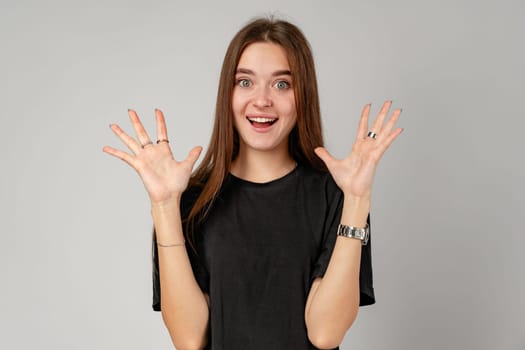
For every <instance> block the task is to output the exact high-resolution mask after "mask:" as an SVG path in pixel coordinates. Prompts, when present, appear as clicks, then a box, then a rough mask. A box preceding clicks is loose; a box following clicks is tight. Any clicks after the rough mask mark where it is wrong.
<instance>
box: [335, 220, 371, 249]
mask: <svg viewBox="0 0 525 350" xmlns="http://www.w3.org/2000/svg"><path fill="white" fill-rule="evenodd" d="M337 235H338V236H344V237H348V238H355V239H359V240H360V241H361V242H363V245H366V244H367V243H368V238H369V237H370V228H369V226H368V224H366V226H365V227H353V226H347V225H343V224H340V225H339V227H338V229H337Z"/></svg>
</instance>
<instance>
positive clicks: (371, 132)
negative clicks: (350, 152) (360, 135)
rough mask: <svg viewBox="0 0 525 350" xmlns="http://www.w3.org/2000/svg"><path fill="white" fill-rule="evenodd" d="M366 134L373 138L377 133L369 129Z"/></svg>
mask: <svg viewBox="0 0 525 350" xmlns="http://www.w3.org/2000/svg"><path fill="white" fill-rule="evenodd" d="M366 136H368V137H371V138H373V139H374V140H375V138H376V136H377V134H376V133H375V132H373V131H369V132H368V135H366Z"/></svg>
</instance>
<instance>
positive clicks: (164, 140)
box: [157, 139, 170, 144]
mask: <svg viewBox="0 0 525 350" xmlns="http://www.w3.org/2000/svg"><path fill="white" fill-rule="evenodd" d="M161 142H166V143H170V141H169V140H168V139H159V140H157V144H159V143H161Z"/></svg>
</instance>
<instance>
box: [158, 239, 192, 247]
mask: <svg viewBox="0 0 525 350" xmlns="http://www.w3.org/2000/svg"><path fill="white" fill-rule="evenodd" d="M185 244H186V240H185V239H184V240H182V243H175V244H160V243H159V242H157V245H158V246H159V247H162V248H169V247H178V246H183V245H185Z"/></svg>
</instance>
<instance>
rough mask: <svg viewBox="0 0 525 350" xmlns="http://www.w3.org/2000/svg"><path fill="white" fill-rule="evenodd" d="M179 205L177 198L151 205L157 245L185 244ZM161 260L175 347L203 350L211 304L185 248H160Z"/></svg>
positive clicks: (163, 305)
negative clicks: (161, 203)
mask: <svg viewBox="0 0 525 350" xmlns="http://www.w3.org/2000/svg"><path fill="white" fill-rule="evenodd" d="M179 203H180V200H178V199H177V200H174V201H172V202H170V203H167V204H163V205H152V209H151V214H152V216H153V222H154V225H155V231H156V235H157V242H159V243H161V244H174V243H181V242H183V240H184V235H183V233H182V224H181V217H180V209H179V208H180V204H179ZM189 249H191V248H189ZM158 258H159V275H160V292H161V309H162V317H163V319H164V323H165V324H166V327H167V329H168V331H169V333H170V336H171V339H172V341H173V344H174V345H175V347H176V348H177V349H179V348H180V349H202V348H204V346H205V345H206V336H207V327H208V315H209V311H208V304H207V301H206V299H205V297H204V294H203V292H202V291H201V289H200V287H199V285H198V284H197V281H196V279H195V276H194V274H193V270H192V268H191V264H190V260H189V257H188V253H187V251H186V246H174V247H169V248H166V247H164V248H163V247H159V248H158Z"/></svg>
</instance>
